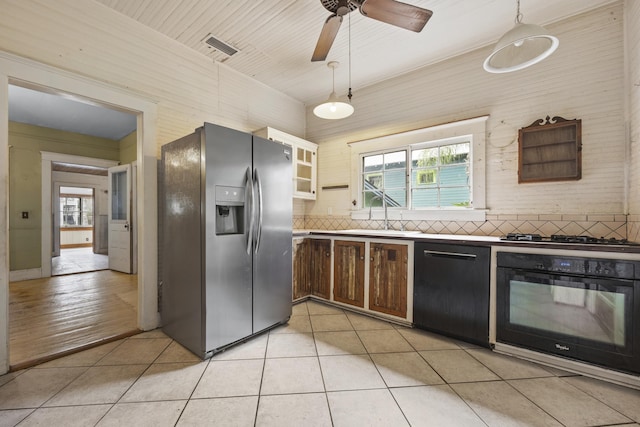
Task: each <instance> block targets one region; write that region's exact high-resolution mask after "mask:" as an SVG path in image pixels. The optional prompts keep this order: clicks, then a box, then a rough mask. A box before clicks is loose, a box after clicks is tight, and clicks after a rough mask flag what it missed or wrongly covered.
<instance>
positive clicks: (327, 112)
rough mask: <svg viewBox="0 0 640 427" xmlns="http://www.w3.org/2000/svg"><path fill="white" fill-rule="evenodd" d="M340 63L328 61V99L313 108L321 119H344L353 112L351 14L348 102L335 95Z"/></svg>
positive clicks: (314, 112)
mask: <svg viewBox="0 0 640 427" xmlns="http://www.w3.org/2000/svg"><path fill="white" fill-rule="evenodd" d="M338 65H340V63H339V62H337V61H329V62H328V63H327V67H329V68H331V72H332V75H333V85H332V90H331V94H330V95H329V99H327V100H326V101H325V102H323V103H322V104H320V105H318V106H316V107H315V108H314V109H313V114H315V115H316V116H318V117H320V118H321V119H329V120H335V119H344V118H346V117H349V116H350V115H352V114H353V111H354V109H353V105H351V97H352V96H353V95H352V94H351V15H349V94H348V95H347V97H348V98H349V102H348V103H346V102H342V101H340V100H339V99H338V95H336V68H337V67H338Z"/></svg>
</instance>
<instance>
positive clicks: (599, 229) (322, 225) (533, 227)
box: [293, 214, 640, 241]
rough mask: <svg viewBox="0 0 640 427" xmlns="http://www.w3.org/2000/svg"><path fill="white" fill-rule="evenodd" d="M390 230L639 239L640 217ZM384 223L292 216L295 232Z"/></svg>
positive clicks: (430, 224)
mask: <svg viewBox="0 0 640 427" xmlns="http://www.w3.org/2000/svg"><path fill="white" fill-rule="evenodd" d="M389 224H390V226H391V228H393V229H395V230H400V229H401V227H402V226H404V229H405V230H418V231H421V232H422V233H429V234H460V235H463V234H464V235H477V236H496V237H499V236H504V235H506V234H507V233H537V234H540V235H542V236H545V237H548V236H551V235H553V234H565V235H589V236H593V237H604V238H607V239H611V238H616V239H628V240H630V241H638V240H639V239H640V215H622V214H617V215H613V214H604V215H575V214H572V215H561V214H558V215H549V214H545V215H531V214H528V215H517V214H514V215H505V214H499V215H491V214H488V215H487V219H486V221H466V222H465V221H462V222H461V221H402V222H401V221H390V222H389ZM383 226H384V223H383V221H371V220H352V219H351V217H348V216H310V215H307V216H294V218H293V228H294V229H300V230H302V229H307V230H345V229H352V228H362V229H382V228H383Z"/></svg>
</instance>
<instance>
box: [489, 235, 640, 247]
mask: <svg viewBox="0 0 640 427" xmlns="http://www.w3.org/2000/svg"><path fill="white" fill-rule="evenodd" d="M501 240H508V241H518V242H543V241H544V242H552V243H573V244H598V245H633V244H634V243H632V242H629V241H628V240H627V239H616V238H615V237H610V238H604V237H592V236H585V235H582V236H577V235H564V234H553V235H552V236H551V237H542V236H541V235H540V234H535V233H509V234H507V235H506V236H504V237H501Z"/></svg>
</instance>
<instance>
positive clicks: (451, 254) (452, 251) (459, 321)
mask: <svg viewBox="0 0 640 427" xmlns="http://www.w3.org/2000/svg"><path fill="white" fill-rule="evenodd" d="M490 259H491V249H490V248H489V247H486V246H472V245H459V244H445V243H424V242H416V244H415V263H414V268H415V271H414V273H415V274H414V291H413V322H414V324H415V326H416V327H418V328H421V329H426V330H429V331H433V332H437V333H441V334H443V335H448V336H451V337H454V338H458V339H461V340H464V341H468V342H472V343H474V344H478V345H482V346H485V347H489V270H490Z"/></svg>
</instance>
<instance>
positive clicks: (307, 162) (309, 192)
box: [254, 127, 318, 200]
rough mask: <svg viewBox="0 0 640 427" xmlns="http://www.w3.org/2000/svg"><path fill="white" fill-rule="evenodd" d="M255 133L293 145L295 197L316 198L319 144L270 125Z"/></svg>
mask: <svg viewBox="0 0 640 427" xmlns="http://www.w3.org/2000/svg"><path fill="white" fill-rule="evenodd" d="M254 134H255V135H258V136H261V137H263V138H267V139H270V140H272V141H278V142H281V143H283V144H287V145H289V146H291V151H292V153H291V154H292V156H291V160H292V163H293V197H295V198H298V199H308V200H315V199H316V174H317V162H318V144H314V143H313V142H309V141H306V140H304V139H302V138H298V137H297V136H293V135H289V134H288V133H285V132H282V131H279V130H277V129H273V128H270V127H266V128H263V129H260V130H257V131H255V132H254Z"/></svg>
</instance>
